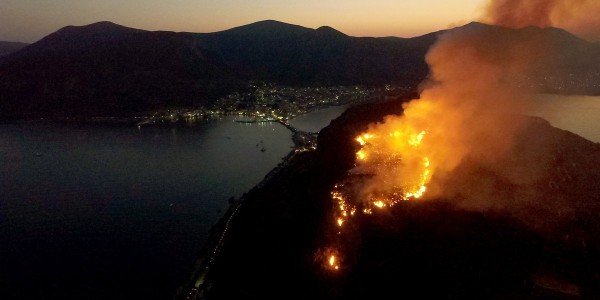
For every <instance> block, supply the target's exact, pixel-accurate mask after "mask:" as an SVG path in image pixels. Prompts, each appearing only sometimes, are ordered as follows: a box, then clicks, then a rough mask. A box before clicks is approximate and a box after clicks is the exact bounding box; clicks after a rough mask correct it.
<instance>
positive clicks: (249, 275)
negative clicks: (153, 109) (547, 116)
mask: <svg viewBox="0 0 600 300" xmlns="http://www.w3.org/2000/svg"><path fill="white" fill-rule="evenodd" d="M410 96H412V95H407V99H409V98H410ZM401 112H402V101H394V102H388V103H378V104H367V105H363V106H358V107H354V108H351V109H349V110H348V111H346V112H345V113H344V114H343V115H342V116H341V117H340V118H338V119H336V120H334V121H333V122H332V123H331V125H330V126H329V127H327V128H325V129H324V130H323V131H321V133H320V134H319V147H318V149H317V151H316V152H311V153H305V154H302V155H299V156H296V157H295V158H294V160H293V161H292V162H291V163H289V164H288V165H287V167H286V168H284V169H283V170H281V171H280V173H279V176H276V177H274V178H273V179H272V180H271V181H269V182H268V183H267V184H266V185H264V186H263V187H261V188H255V189H253V190H251V191H250V192H249V193H248V196H247V197H246V200H245V201H246V202H245V203H244V204H243V205H242V206H241V207H240V209H239V210H238V213H237V215H236V217H235V218H234V219H233V220H232V222H231V224H230V226H229V230H228V234H227V239H226V240H225V242H224V246H223V247H222V250H221V256H220V257H218V258H217V263H216V265H215V268H213V269H212V271H211V272H209V273H208V275H207V276H206V277H205V278H204V279H205V281H204V282H205V284H206V285H205V286H206V287H208V288H207V289H206V290H204V291H203V292H204V293H205V294H204V296H205V298H206V299H237V298H249V299H275V298H280V297H282V295H285V296H284V297H285V298H286V299H388V298H396V297H397V298H407V299H598V296H600V289H599V288H600V277H599V274H600V261H599V260H598V257H599V255H600V239H599V235H598V232H599V230H600V222H598V219H597V214H598V213H600V196H599V195H600V194H599V192H600V186H598V185H597V184H596V183H597V182H598V180H600V172H598V168H600V146H599V145H598V144H595V143H592V142H589V141H587V140H585V139H583V138H581V137H578V136H576V135H574V134H572V133H569V132H566V131H563V130H560V129H557V128H553V127H551V126H550V125H549V124H548V123H547V122H542V121H540V120H538V119H530V121H531V123H530V126H528V127H527V129H526V131H525V132H524V133H523V139H522V140H521V141H520V142H519V143H518V144H517V146H516V147H515V148H514V151H516V153H515V155H518V156H523V157H526V158H527V159H535V157H536V155H537V153H536V151H535V150H536V149H538V148H537V147H538V146H537V145H535V144H536V143H540V142H542V141H543V143H547V146H548V148H546V150H547V151H548V153H552V155H553V156H554V159H553V160H552V163H551V164H550V165H549V166H548V167H549V168H548V173H547V176H548V179H547V180H548V181H542V183H541V184H540V186H539V188H540V189H544V190H545V191H547V192H548V194H546V195H544V196H542V197H540V198H538V199H536V200H535V201H531V202H530V203H528V204H529V207H530V210H528V211H524V212H523V215H525V216H526V217H527V215H528V214H530V215H531V216H539V215H536V214H535V212H536V211H550V212H551V213H552V214H553V215H554V217H552V216H550V217H548V219H547V221H549V222H554V221H557V220H558V219H560V220H561V221H560V222H557V223H561V225H560V226H557V227H555V229H554V230H553V231H552V232H551V233H540V232H539V231H537V230H532V228H531V227H529V226H527V225H525V224H527V223H526V222H522V220H521V219H520V218H519V217H518V216H515V215H514V214H512V213H510V212H508V211H503V210H497V211H494V210H490V211H484V212H482V211H477V210H469V209H464V208H461V206H460V205H457V203H458V202H459V201H457V200H459V199H451V198H448V199H437V200H436V199H432V200H430V201H425V202H423V201H406V202H402V203H400V204H398V205H397V206H395V207H394V208H393V209H392V210H391V211H389V212H383V213H381V214H379V215H377V216H375V217H373V216H368V215H367V216H363V215H360V214H359V216H358V217H357V218H358V221H356V222H359V223H360V225H357V226H356V227H352V229H350V232H349V231H348V230H346V231H344V236H347V237H348V236H349V238H347V239H344V238H341V239H340V244H341V245H343V246H345V248H343V249H345V250H346V251H343V252H342V253H343V254H344V256H345V261H344V262H343V263H342V265H343V267H342V268H341V269H340V270H339V272H337V273H336V272H332V271H326V270H324V269H323V264H324V259H323V256H319V255H318V250H319V249H323V248H325V247H327V246H330V245H331V241H332V240H333V241H335V240H336V239H335V238H334V236H335V233H334V232H331V233H329V234H328V233H327V232H325V231H324V228H331V226H332V225H331V224H332V223H334V220H333V217H332V213H331V212H332V211H333V210H335V209H336V207H334V206H335V205H336V204H335V203H334V202H333V201H332V199H331V194H330V192H331V190H332V188H333V186H334V184H336V183H338V182H339V181H340V180H341V179H342V178H343V177H344V176H345V173H346V171H347V170H349V169H351V168H352V167H353V163H354V160H355V154H354V153H355V151H356V150H357V149H356V147H357V144H356V142H355V141H354V137H356V136H357V135H358V134H359V133H361V132H363V131H364V130H366V129H367V126H368V124H369V123H371V122H378V121H381V120H382V119H383V117H384V116H386V115H388V114H390V113H397V114H400V113H401ZM584 165H585V166H586V167H585V168H577V166H584ZM460 169H462V171H461V172H466V173H469V172H471V173H470V175H468V176H471V177H468V176H467V177H462V178H463V179H464V180H466V181H467V182H478V181H484V182H487V183H488V184H489V183H490V182H494V183H498V182H501V180H499V179H500V178H501V175H499V174H498V173H493V172H489V173H486V172H482V171H481V170H480V168H479V167H477V166H472V165H468V164H464V165H461V167H460ZM466 170H470V171H466ZM566 174H569V175H566ZM566 176H568V178H565V177H566ZM551 181H556V182H559V185H560V187H558V188H556V187H555V188H552V187H549V185H548V183H549V182H551ZM496 188H497V189H498V193H502V194H504V193H505V192H506V191H510V188H511V187H506V186H502V185H498V186H496ZM558 196H561V197H565V199H568V200H567V201H566V203H568V204H567V205H568V206H569V209H567V211H570V212H571V213H572V214H570V215H569V218H565V215H564V212H565V211H561V210H554V209H553V208H555V206H556V205H557V201H556V197H558ZM561 213H562V214H563V216H562V217H559V216H560V215H561ZM333 226H334V225H333ZM257 270H260V271H257ZM232 287H236V288H232ZM186 295H187V294H185V293H184V294H183V295H182V297H181V299H184V298H185V296H186ZM390 295H395V296H396V297H390Z"/></svg>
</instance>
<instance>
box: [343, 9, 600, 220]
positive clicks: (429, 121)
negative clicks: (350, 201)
mask: <svg viewBox="0 0 600 300" xmlns="http://www.w3.org/2000/svg"><path fill="white" fill-rule="evenodd" d="M599 8H600V2H595V1H594V2H592V1H585V0H572V1H546V0H539V1H538V0H534V1H511V0H499V1H491V2H490V3H489V4H488V6H487V12H486V16H485V18H486V20H488V21H491V22H492V23H493V24H495V25H503V26H508V27H524V26H530V25H533V26H542V27H547V26H561V27H565V28H567V29H570V30H574V31H575V32H576V33H577V34H580V35H582V36H585V37H587V38H598V37H600V35H599V34H600V31H598V29H600V26H597V25H596V24H598V25H600V18H597V17H595V18H594V17H592V16H597V14H594V12H597V11H598V9H599ZM547 42H548V41H545V40H543V39H531V38H529V37H528V36H521V37H515V36H514V31H510V30H505V29H502V28H500V29H498V28H490V27H488V26H486V25H482V24H477V23H474V24H470V25H467V26H465V27H462V28H459V29H455V30H452V31H449V32H447V33H444V34H442V35H441V36H440V37H439V39H438V42H437V43H436V44H435V45H434V46H433V47H432V48H431V49H430V51H429V53H428V54H427V57H426V61H427V63H428V64H429V66H430V70H431V74H430V79H429V80H428V81H427V82H426V83H424V84H423V86H422V88H423V91H422V93H421V98H420V99H418V100H413V101H412V102H409V103H407V104H406V105H405V106H404V113H403V115H402V116H388V117H387V118H386V119H385V120H384V122H382V123H378V124H372V125H371V126H370V127H369V129H368V131H367V133H368V134H371V135H373V136H374V138H372V139H370V140H369V141H368V143H366V145H365V146H363V152H362V153H361V154H360V155H359V159H358V160H357V166H356V167H355V169H354V170H352V172H354V173H358V174H367V175H370V177H368V179H365V182H363V183H362V184H361V189H362V191H361V192H360V198H361V199H363V201H366V202H369V201H370V202H373V201H377V200H378V199H377V197H379V196H380V195H391V194H394V193H395V192H394V191H397V190H401V191H406V190H411V189H414V186H415V182H416V181H418V179H419V178H425V184H426V185H427V193H426V194H425V197H426V198H436V197H442V198H448V199H451V200H453V201H454V202H455V203H456V204H457V205H460V206H462V207H465V208H469V209H477V210H489V209H495V210H505V211H508V212H510V213H511V214H513V215H515V216H516V217H518V218H519V219H522V220H523V221H524V222H526V223H529V224H531V225H533V226H535V227H547V225H548V224H546V223H548V222H553V223H555V225H556V224H558V223H560V222H561V220H564V219H565V218H568V217H570V216H571V215H572V214H573V209H572V208H571V206H570V204H569V202H568V201H567V199H566V198H565V197H563V196H561V195H560V193H556V192H555V191H552V189H556V183H553V181H552V180H554V179H555V177H553V176H554V175H552V174H553V172H555V171H556V170H557V168H559V167H558V165H557V153H556V138H557V137H556V136H555V135H547V134H538V133H536V132H535V130H541V129H539V128H541V127H543V126H547V123H545V122H543V121H540V120H534V119H531V118H525V117H522V116H519V115H521V114H525V113H526V112H527V111H528V110H529V108H528V107H527V103H529V101H527V99H528V98H529V97H530V96H531V94H530V93H529V92H532V91H526V90H525V89H523V88H522V83H523V81H524V80H526V79H527V78H529V77H530V76H531V75H532V74H534V73H535V72H537V71H539V68H540V66H543V65H544V64H545V61H546V59H547V57H546V56H547V55H551V54H550V53H548V50H547V49H550V47H548V45H547ZM532 130H533V131H532ZM545 130H547V129H545ZM421 131H425V132H426V134H425V135H424V136H423V139H422V143H420V144H419V145H418V147H417V146H414V145H410V144H406V143H402V142H401V141H398V140H397V139H395V138H394V136H395V135H396V136H398V135H399V136H401V137H404V138H405V140H406V139H411V138H414V136H416V134H418V133H419V132H421ZM398 133H399V134H398ZM360 156H364V158H363V159H360ZM399 157H400V158H399ZM424 159H426V160H428V161H430V162H431V166H430V169H431V173H429V171H427V173H424V171H425V170H424V169H423V168H422V167H420V166H421V164H422V161H423V160H424ZM428 164H429V163H428ZM544 197H545V200H546V201H548V202H546V203H543V204H542V202H541V199H542V198H544ZM548 197H549V198H548Z"/></svg>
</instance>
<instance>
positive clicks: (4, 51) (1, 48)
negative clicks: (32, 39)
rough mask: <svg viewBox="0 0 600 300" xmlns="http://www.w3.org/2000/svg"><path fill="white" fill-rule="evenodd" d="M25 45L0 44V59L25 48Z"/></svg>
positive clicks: (16, 43)
mask: <svg viewBox="0 0 600 300" xmlns="http://www.w3.org/2000/svg"><path fill="white" fill-rule="evenodd" d="M27 45H29V44H27V43H18V42H0V57H2V56H6V55H9V54H11V53H13V52H17V51H19V50H21V49H23V48H25V47H27Z"/></svg>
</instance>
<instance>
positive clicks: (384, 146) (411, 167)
mask: <svg viewBox="0 0 600 300" xmlns="http://www.w3.org/2000/svg"><path fill="white" fill-rule="evenodd" d="M426 134H427V132H426V131H424V130H421V131H416V130H413V129H412V128H401V129H399V130H396V131H394V132H390V133H388V134H387V135H382V134H380V133H375V132H367V133H363V134H361V135H359V136H358V137H356V139H355V140H356V141H357V142H358V143H359V144H360V146H361V149H360V150H359V151H357V152H356V159H357V162H356V167H355V170H354V171H356V173H357V174H367V175H371V176H376V175H373V174H390V173H388V172H386V171H387V170H390V169H394V168H402V169H404V171H403V172H402V173H403V174H405V178H395V179H394V182H395V184H394V185H393V187H394V188H393V189H385V190H384V189H382V190H377V189H370V188H367V189H366V192H365V193H361V194H358V195H356V194H353V192H351V191H352V190H354V189H352V186H347V185H346V184H343V183H340V184H337V185H335V187H334V189H333V191H332V192H331V198H332V200H333V201H334V202H335V204H336V206H337V210H336V211H335V212H334V220H335V224H336V225H337V227H338V230H339V231H338V234H341V233H342V228H343V227H344V226H345V224H346V223H348V222H349V221H350V219H351V218H352V217H353V216H355V214H356V212H357V211H361V212H362V213H363V214H365V215H372V214H373V209H377V210H382V209H385V208H388V207H391V206H393V205H395V204H396V203H398V202H399V201H406V200H411V199H419V198H421V197H422V196H423V194H424V193H425V191H426V190H427V188H426V185H427V183H428V182H429V180H430V178H431V169H430V167H431V162H430V159H429V157H428V156H427V155H425V154H424V153H422V152H423V151H422V147H421V145H422V143H423V141H424V140H425V136H426ZM391 174H397V172H392V173H391ZM367 178H368V176H367ZM367 186H368V185H367ZM361 192H363V191H361ZM354 193H356V192H354ZM349 199H351V200H349ZM327 266H328V268H329V269H332V270H338V269H339V261H338V259H337V257H336V256H335V255H330V256H329V257H328V258H327Z"/></svg>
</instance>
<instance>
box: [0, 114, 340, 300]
mask: <svg viewBox="0 0 600 300" xmlns="http://www.w3.org/2000/svg"><path fill="white" fill-rule="evenodd" d="M344 110H345V107H333V108H328V109H324V110H322V111H315V112H313V113H310V114H307V115H304V116H302V117H301V118H298V120H294V123H293V124H294V125H295V126H298V127H299V128H300V129H301V130H307V131H318V130H320V129H321V128H322V127H324V126H326V125H327V124H329V122H330V120H331V119H333V118H335V117H337V116H338V115H339V114H341V113H342V112H343V111H344ZM296 121H297V122H296ZM292 147H293V143H292V141H291V132H290V131H289V130H288V129H286V128H285V127H283V126H282V125H280V124H278V123H257V124H248V123H237V122H234V118H233V117H224V118H220V119H210V120H204V121H201V122H198V123H196V124H195V125H193V126H191V127H186V126H173V127H168V126H167V127H142V128H139V129H138V128H136V127H134V126H132V127H127V126H89V125H88V126H75V125H61V124H52V123H20V124H9V125H0V299H29V298H35V297H40V298H43V299H66V298H70V299H74V298H77V299H122V298H131V299H141V298H144V299H169V298H170V297H171V295H173V294H174V292H175V290H176V288H177V287H178V286H179V285H180V284H181V283H182V282H184V279H187V277H186V276H187V275H188V272H189V271H190V270H191V267H192V265H193V263H194V261H195V260H196V258H197V255H198V253H199V251H200V249H201V247H202V245H203V243H204V241H205V240H206V238H207V237H208V231H209V229H210V227H211V226H212V225H214V224H215V223H216V222H217V221H218V219H219V218H220V217H221V216H222V215H223V213H224V212H225V211H226V210H227V208H228V199H229V198H230V197H236V198H237V197H240V196H241V195H242V194H243V193H244V192H246V191H248V190H249V189H251V188H252V187H253V186H254V185H256V184H257V183H258V182H260V181H261V180H262V178H264V176H265V175H266V174H267V173H268V172H269V171H270V170H271V169H272V168H274V167H275V166H276V165H277V164H278V163H280V162H281V159H282V158H283V157H284V156H286V155H287V154H288V153H289V152H290V151H291V150H292Z"/></svg>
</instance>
